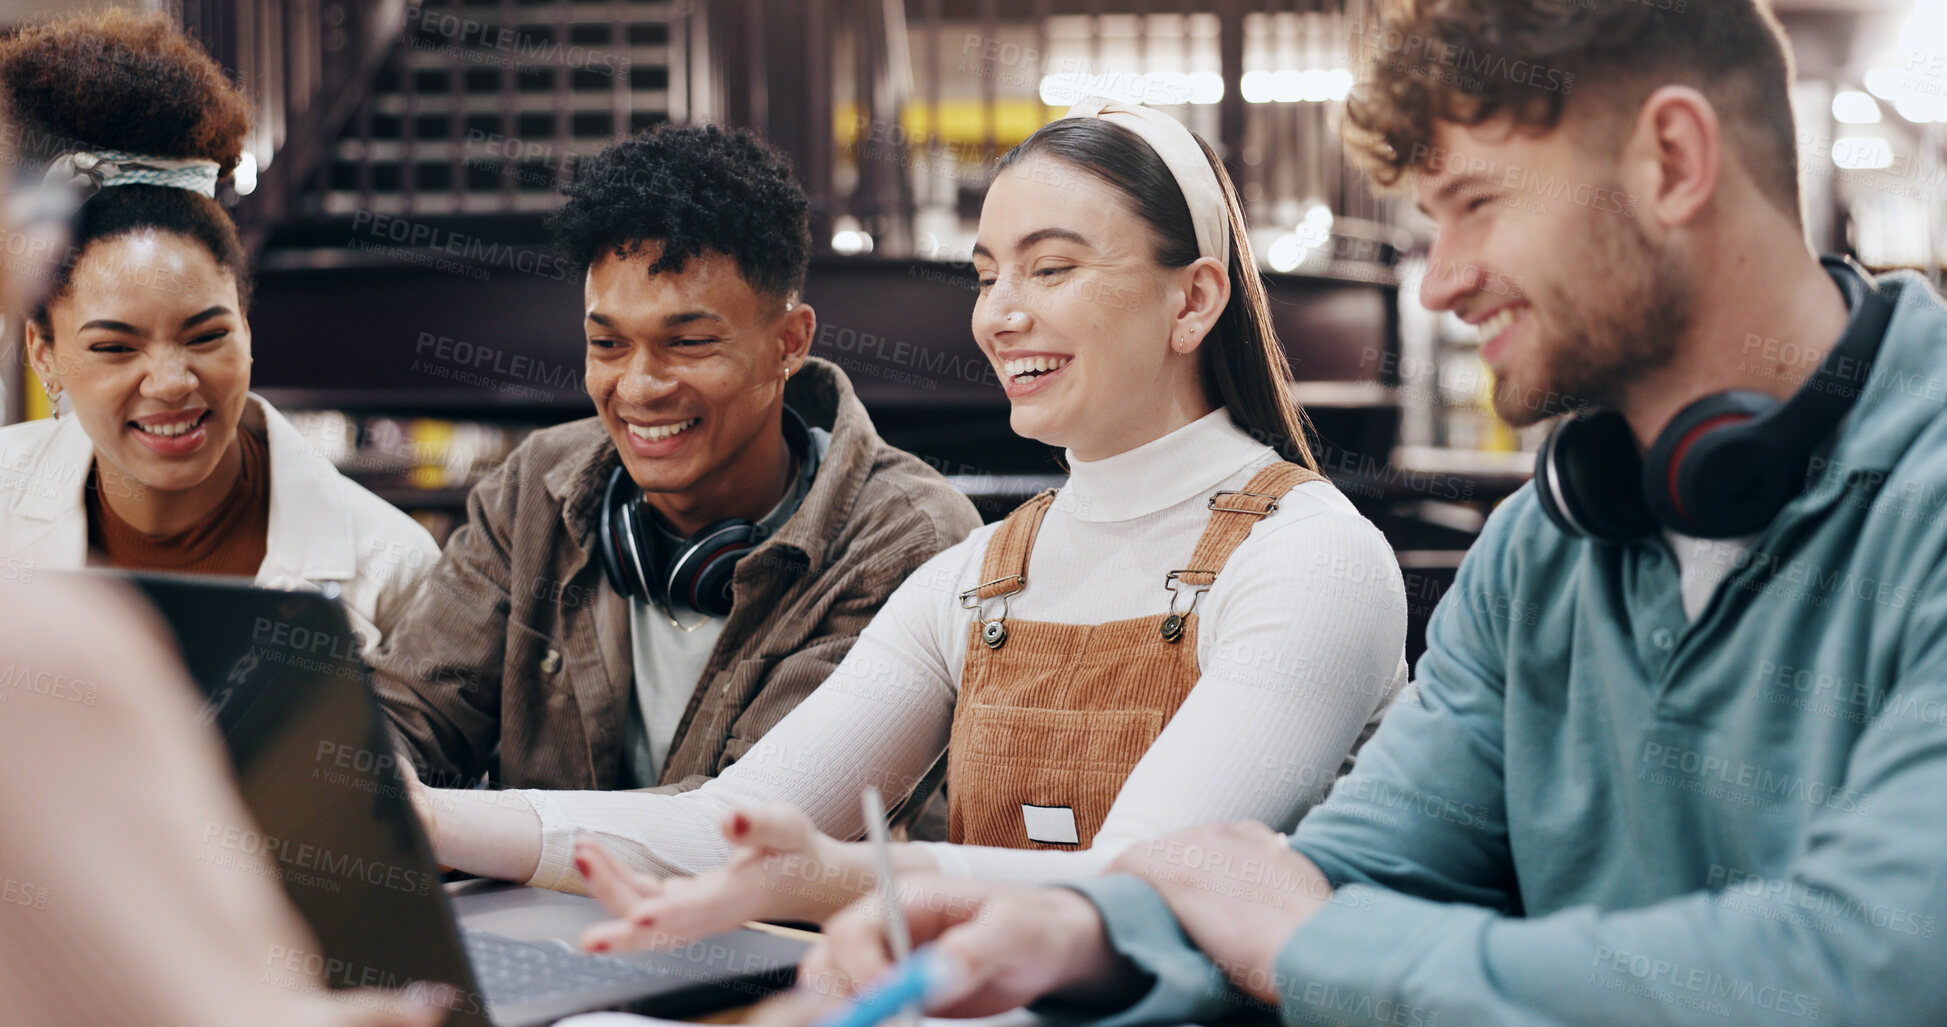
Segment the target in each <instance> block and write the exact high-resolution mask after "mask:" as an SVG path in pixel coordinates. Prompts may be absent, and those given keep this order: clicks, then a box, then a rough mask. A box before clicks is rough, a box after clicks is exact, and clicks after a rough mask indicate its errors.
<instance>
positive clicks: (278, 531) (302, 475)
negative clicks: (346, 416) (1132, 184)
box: [243, 393, 358, 581]
mask: <svg viewBox="0 0 1947 1027" xmlns="http://www.w3.org/2000/svg"><path fill="white" fill-rule="evenodd" d="M243 424H244V426H245V427H255V428H258V429H261V430H262V431H263V433H264V441H265V443H266V446H267V448H268V449H269V451H270V532H269V537H268V542H267V545H266V546H265V549H266V552H267V557H266V559H265V561H264V572H265V573H269V572H272V571H283V572H285V573H288V574H293V575H295V576H297V577H299V578H303V579H304V580H306V581H350V580H351V579H353V578H356V577H357V576H358V531H357V526H356V525H355V524H354V523H353V518H352V508H351V504H350V503H348V502H347V501H346V497H345V495H344V486H345V484H346V483H345V481H344V478H343V476H342V475H340V474H339V473H338V469H337V468H336V467H334V466H332V463H331V461H329V460H327V459H325V458H324V457H323V456H320V455H319V454H318V453H317V451H316V450H313V449H312V448H311V444H310V443H309V442H307V441H306V440H305V438H304V435H303V433H301V432H299V431H298V429H297V426H296V425H293V424H292V423H291V422H290V421H289V420H286V419H285V417H284V415H283V414H281V413H278V411H277V408H276V407H273V406H271V405H270V404H269V403H267V402H265V401H264V399H263V397H261V396H258V395H257V394H256V393H252V394H251V395H250V400H249V402H248V403H246V404H245V405H244V412H243ZM260 576H261V575H260Z"/></svg>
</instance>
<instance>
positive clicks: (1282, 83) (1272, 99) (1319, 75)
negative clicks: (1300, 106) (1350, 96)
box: [1238, 68, 1352, 103]
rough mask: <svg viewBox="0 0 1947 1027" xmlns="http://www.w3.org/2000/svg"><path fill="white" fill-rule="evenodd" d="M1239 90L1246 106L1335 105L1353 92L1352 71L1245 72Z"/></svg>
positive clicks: (1326, 69) (1328, 69)
mask: <svg viewBox="0 0 1947 1027" xmlns="http://www.w3.org/2000/svg"><path fill="white" fill-rule="evenodd" d="M1238 87H1239V88H1238V91H1239V92H1241V93H1243V94H1244V102H1245V103H1326V102H1328V101H1330V102H1338V101H1341V100H1344V99H1345V96H1346V94H1347V93H1349V92H1351V91H1352V72H1350V71H1348V70H1346V69H1345V68H1306V69H1304V70H1303V71H1300V70H1297V69H1294V68H1284V69H1282V70H1279V71H1261V70H1260V71H1247V72H1245V73H1244V77H1243V79H1242V80H1240V81H1239V82H1238Z"/></svg>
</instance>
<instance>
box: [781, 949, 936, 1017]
mask: <svg viewBox="0 0 1947 1027" xmlns="http://www.w3.org/2000/svg"><path fill="white" fill-rule="evenodd" d="M959 962H960V961H959V960H957V959H954V958H953V957H951V956H947V955H943V954H941V953H938V952H935V951H933V947H932V946H931V945H922V946H920V947H919V948H918V949H916V950H914V952H913V955H912V958H911V959H907V960H904V961H901V962H899V963H897V964H894V966H893V968H892V969H891V970H888V971H886V974H885V976H883V977H881V978H879V979H878V980H877V981H874V982H873V984H872V987H871V988H870V989H868V990H867V991H866V993H865V994H863V995H861V996H859V999H858V1001H857V1002H854V1003H853V1004H852V1006H851V1007H850V1008H848V1009H843V1010H840V1011H838V1012H835V1013H833V1014H831V1015H830V1016H827V1017H825V1018H824V1019H822V1020H820V1021H818V1024H817V1027H877V1025H878V1024H879V1023H881V1022H882V1021H885V1020H888V1019H890V1018H892V1017H894V1016H897V1015H899V1011H900V1010H902V1009H904V1008H906V1007H907V1006H908V1005H912V1004H914V1003H924V1002H925V1001H926V999H927V998H928V997H929V996H936V995H939V994H941V993H942V992H944V991H947V990H949V989H950V988H951V987H952V986H953V984H955V983H956V982H957V981H958V980H959V978H960V976H961V975H962V973H964V971H963V970H962V969H961V968H960V966H959Z"/></svg>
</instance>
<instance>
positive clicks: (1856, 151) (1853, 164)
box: [1832, 136, 1893, 171]
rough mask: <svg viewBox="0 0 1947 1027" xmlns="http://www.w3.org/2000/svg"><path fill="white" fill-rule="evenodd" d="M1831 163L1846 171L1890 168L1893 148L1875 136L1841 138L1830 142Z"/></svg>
mask: <svg viewBox="0 0 1947 1027" xmlns="http://www.w3.org/2000/svg"><path fill="white" fill-rule="evenodd" d="M1832 163H1833V164H1834V165H1837V166H1838V167H1841V168H1845V169H1847V170H1848V171H1870V170H1873V169H1876V168H1885V167H1891V166H1892V164H1893V147H1892V144H1890V143H1888V142H1887V141H1886V140H1884V139H1880V138H1878V137H1877V136H1841V137H1840V138H1838V139H1835V140H1833V142H1832Z"/></svg>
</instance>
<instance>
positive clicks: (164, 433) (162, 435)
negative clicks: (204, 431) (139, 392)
mask: <svg viewBox="0 0 1947 1027" xmlns="http://www.w3.org/2000/svg"><path fill="white" fill-rule="evenodd" d="M209 419H210V411H208V410H205V411H203V412H202V414H201V415H199V416H198V417H196V418H195V419H194V420H189V421H170V422H168V423H166V424H155V425H145V424H141V423H139V422H136V421H130V422H129V423H128V424H129V427H131V428H134V429H135V430H136V431H139V432H141V433H142V434H144V435H153V436H155V437H156V438H159V439H173V438H175V437H176V436H178V435H187V434H189V433H190V432H193V431H195V430H196V429H197V428H199V427H202V424H203V422H204V421H207V420H209Z"/></svg>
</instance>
